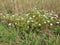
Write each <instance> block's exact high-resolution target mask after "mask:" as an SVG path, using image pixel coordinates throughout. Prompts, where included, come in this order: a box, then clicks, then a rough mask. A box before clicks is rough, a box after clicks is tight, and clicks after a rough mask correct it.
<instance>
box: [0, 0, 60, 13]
mask: <svg viewBox="0 0 60 45" xmlns="http://www.w3.org/2000/svg"><path fill="white" fill-rule="evenodd" d="M31 8H38V9H45V10H49V11H51V10H53V11H55V12H56V13H58V14H60V0H0V12H3V13H20V12H23V11H26V10H30V9H31Z"/></svg>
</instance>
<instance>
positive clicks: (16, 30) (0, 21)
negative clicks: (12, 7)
mask: <svg viewBox="0 0 60 45" xmlns="http://www.w3.org/2000/svg"><path fill="white" fill-rule="evenodd" d="M0 45H60V18H59V17H58V15H57V14H56V13H54V12H48V11H46V10H39V9H32V10H29V11H27V12H22V13H21V14H0Z"/></svg>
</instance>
